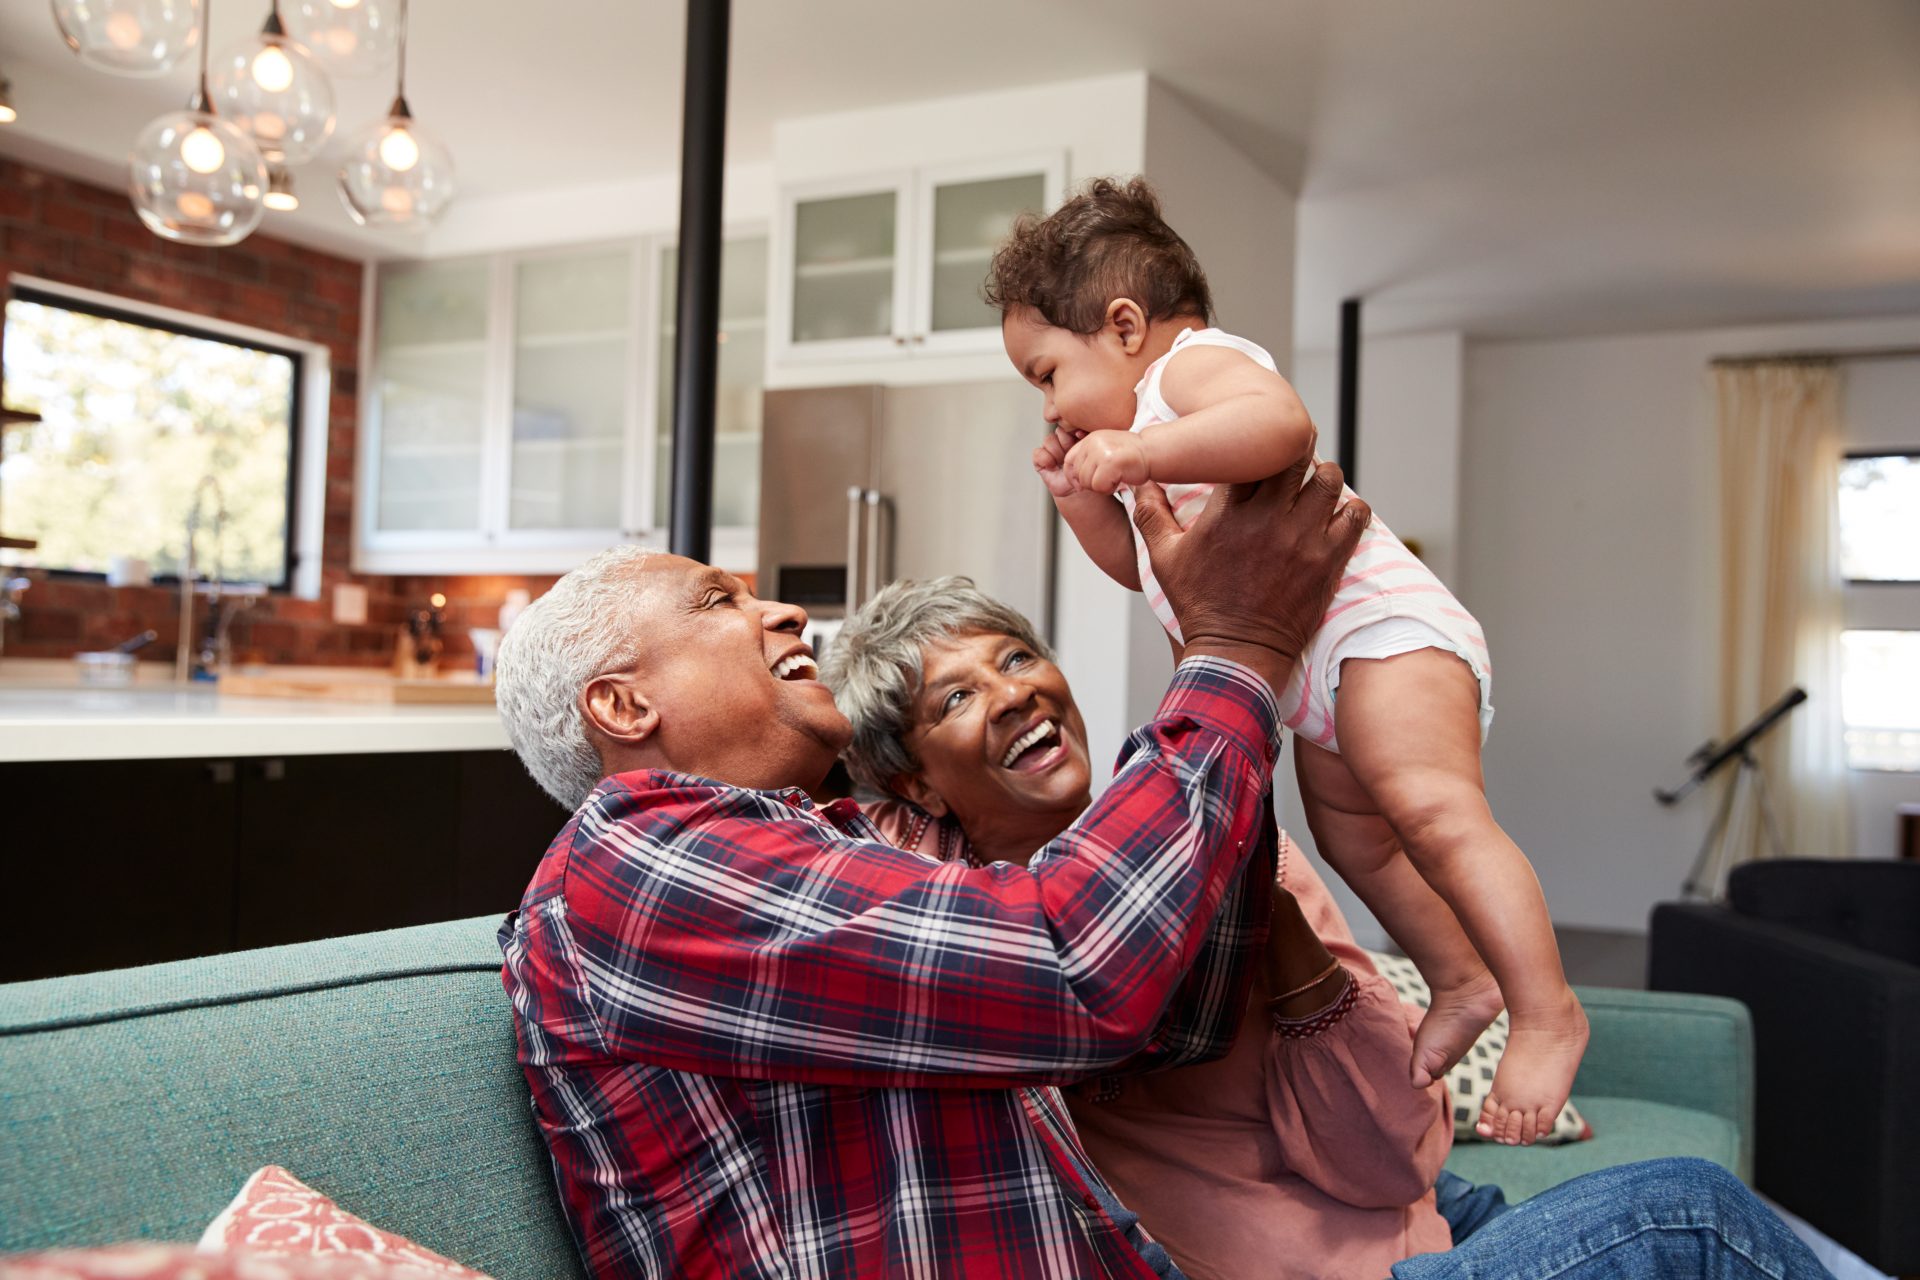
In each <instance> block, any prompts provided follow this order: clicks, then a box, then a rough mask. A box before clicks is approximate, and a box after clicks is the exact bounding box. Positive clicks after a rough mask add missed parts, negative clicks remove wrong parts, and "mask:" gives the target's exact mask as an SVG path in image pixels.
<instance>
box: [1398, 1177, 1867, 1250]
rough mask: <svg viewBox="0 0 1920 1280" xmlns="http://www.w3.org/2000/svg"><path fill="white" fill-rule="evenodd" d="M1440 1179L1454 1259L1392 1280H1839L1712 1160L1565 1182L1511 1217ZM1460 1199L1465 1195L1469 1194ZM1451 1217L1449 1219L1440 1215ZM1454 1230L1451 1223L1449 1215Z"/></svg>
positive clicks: (1489, 1201)
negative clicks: (1460, 1229) (1624, 1279)
mask: <svg viewBox="0 0 1920 1280" xmlns="http://www.w3.org/2000/svg"><path fill="white" fill-rule="evenodd" d="M1454 1181H1455V1182H1456V1183H1460V1185H1459V1186H1449V1185H1448V1184H1447V1182H1446V1177H1445V1176H1444V1175H1443V1177H1442V1179H1441V1185H1440V1186H1439V1187H1438V1188H1437V1190H1439V1191H1440V1192H1441V1196H1442V1197H1448V1196H1449V1193H1451V1195H1450V1199H1451V1201H1452V1203H1453V1206H1454V1212H1455V1213H1457V1214H1459V1215H1460V1219H1461V1225H1463V1226H1464V1225H1465V1224H1467V1223H1468V1222H1469V1221H1470V1220H1471V1219H1474V1218H1477V1219H1478V1221H1477V1222H1475V1223H1473V1225H1472V1226H1467V1228H1466V1231H1465V1233H1463V1234H1462V1233H1457V1234H1456V1239H1458V1240H1459V1241H1460V1243H1458V1244H1456V1245H1455V1246H1454V1248H1453V1249H1452V1251H1451V1252H1448V1253H1423V1254H1421V1255H1420V1256H1418V1257H1415V1258H1408V1259H1407V1260H1406V1261H1405V1262H1402V1263H1400V1264H1398V1265H1397V1266H1395V1267H1394V1268H1393V1275H1394V1280H1613V1278H1614V1277H1619V1276H1630V1277H1633V1278H1634V1280H1667V1278H1668V1277H1688V1278H1689V1280H1694V1278H1697V1280H1761V1278H1762V1277H1764V1278H1765V1280H1821V1278H1824V1280H1832V1277H1831V1276H1830V1275H1829V1274H1828V1272H1827V1269H1826V1268H1825V1267H1822V1266H1821V1265H1820V1262H1819V1260H1818V1259H1816V1258H1815V1257H1814V1256H1813V1253H1812V1251H1811V1250H1809V1249H1808V1248H1807V1246H1806V1245H1804V1244H1802V1243H1801V1242H1800V1238H1799V1237H1798V1236H1796V1235H1794V1234H1793V1232H1791V1231H1789V1230H1788V1229H1787V1226H1786V1224H1785V1223H1783V1222H1781V1221H1780V1219H1779V1218H1778V1217H1777V1216H1775V1214H1774V1212H1773V1211H1772V1210H1771V1209H1769V1208H1767V1207H1766V1206H1765V1205H1763V1204H1761V1203H1760V1202H1759V1201H1758V1200H1757V1199H1755V1198H1754V1195H1753V1193H1752V1192H1751V1191H1748V1190H1747V1189H1746V1187H1745V1186H1743V1185H1742V1184H1741V1182H1740V1180H1739V1179H1738V1178H1736V1177H1734V1176H1733V1175H1732V1174H1730V1173H1728V1172H1727V1171H1726V1170H1725V1169H1722V1168H1721V1167H1720V1166H1719V1165H1717V1164H1714V1163H1712V1162H1711V1161H1707V1160H1695V1159H1677V1158H1676V1159H1666V1160H1643V1161H1641V1162H1640V1163H1638V1164H1623V1165H1620V1166H1618V1167H1616V1168H1612V1169H1602V1170H1600V1171H1599V1172H1598V1173H1589V1174H1587V1175H1586V1176H1584V1177H1580V1178H1575V1179H1573V1180H1572V1181H1571V1182H1563V1183H1561V1184H1560V1185H1559V1186H1557V1187H1554V1188H1552V1189H1551V1190H1548V1191H1543V1192H1541V1193H1540V1194H1539V1195H1537V1196H1535V1197H1533V1199H1531V1200H1524V1201H1522V1202H1521V1203H1519V1204H1517V1205H1514V1206H1513V1207H1512V1208H1511V1209H1507V1210H1505V1211H1504V1212H1501V1211H1499V1210H1498V1209H1497V1208H1495V1206H1494V1205H1493V1204H1492V1199H1491V1197H1489V1196H1484V1195H1482V1196H1478V1198H1477V1199H1476V1198H1475V1197H1476V1194H1477V1193H1478V1192H1480V1191H1487V1192H1491V1193H1492V1196H1496V1197H1497V1196H1498V1194H1499V1193H1498V1191H1496V1190H1494V1189H1492V1188H1479V1189H1476V1188H1473V1187H1471V1185H1470V1184H1466V1183H1463V1182H1461V1181H1460V1180H1459V1179H1454ZM1463 1188H1464V1190H1463ZM1445 1212H1446V1211H1445V1210H1443V1213H1445ZM1447 1221H1448V1224H1449V1225H1455V1218H1454V1214H1447Z"/></svg>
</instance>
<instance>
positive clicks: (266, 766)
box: [260, 760, 287, 782]
mask: <svg viewBox="0 0 1920 1280" xmlns="http://www.w3.org/2000/svg"><path fill="white" fill-rule="evenodd" d="M286 776H287V762H286V761H285V760H262V761H261V762H260V778H261V781H263V782H283V781H285V780H286Z"/></svg>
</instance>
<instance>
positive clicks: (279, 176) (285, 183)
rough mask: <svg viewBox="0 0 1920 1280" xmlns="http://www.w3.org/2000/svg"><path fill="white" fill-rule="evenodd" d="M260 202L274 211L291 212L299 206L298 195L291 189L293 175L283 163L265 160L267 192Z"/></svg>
mask: <svg viewBox="0 0 1920 1280" xmlns="http://www.w3.org/2000/svg"><path fill="white" fill-rule="evenodd" d="M261 203H263V204H265V205H266V206H267V208H269V209H271V210H273V211H274V212H275V213H292V212H293V211H294V210H295V209H298V208H299V207H300V197H299V196H297V195H295V194H294V191H293V175H292V174H290V173H288V172H287V167H286V166H285V165H284V164H279V163H277V162H275V161H273V160H269V161H267V194H266V195H265V196H264V197H262V199H261Z"/></svg>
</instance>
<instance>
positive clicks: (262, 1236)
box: [199, 1164, 488, 1280]
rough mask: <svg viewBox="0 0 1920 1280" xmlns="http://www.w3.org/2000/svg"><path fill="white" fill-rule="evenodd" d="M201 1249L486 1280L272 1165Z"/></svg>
mask: <svg viewBox="0 0 1920 1280" xmlns="http://www.w3.org/2000/svg"><path fill="white" fill-rule="evenodd" d="M199 1248H200V1251H201V1253H202V1254H203V1255H204V1254H209V1253H220V1254H224V1253H229V1252H231V1253H241V1252H245V1253H249V1254H272V1255H274V1256H276V1257H334V1258H339V1257H351V1258H359V1259H362V1260H365V1261H367V1262H372V1263H378V1264H381V1265H382V1266H384V1267H386V1268H389V1270H383V1271H381V1272H380V1274H381V1275H383V1276H384V1275H390V1276H394V1277H401V1276H404V1277H406V1280H488V1277H486V1276H485V1275H483V1274H481V1273H480V1272H478V1271H472V1270H469V1269H468V1268H466V1267H463V1266H461V1265H460V1264H459V1263H457V1262H455V1261H453V1260H452V1259H451V1258H443V1257H441V1256H440V1255H439V1254H437V1253H435V1252H434V1251H433V1250H431V1249H429V1248H427V1247H426V1246H424V1245H419V1244H415V1243H414V1242H413V1241H411V1240H409V1239H407V1238H406V1237H405V1236H397V1235H395V1234H393V1232H391V1231H382V1230H381V1229H380V1228H378V1227H376V1226H374V1225H373V1224H372V1223H369V1222H367V1221H365V1220H363V1219H360V1218H356V1217H354V1216H353V1215H352V1214H350V1213H348V1212H347V1211H346V1210H345V1209H342V1208H341V1207H340V1206H339V1205H337V1204H335V1203H334V1202H333V1201H331V1200H329V1199H327V1197H325V1196H323V1195H321V1194H320V1193H319V1192H318V1191H315V1190H314V1189H313V1188H312V1187H309V1186H308V1185H307V1184H306V1183H304V1182H302V1181H300V1179H298V1178H296V1177H294V1176H293V1175H292V1174H290V1173H288V1172H287V1171H286V1170H285V1169H282V1168H281V1167H280V1166H279V1165H274V1164H270V1165H268V1166H266V1167H265V1168H264V1169H260V1170H257V1171H256V1172H255V1173H254V1175H253V1176H252V1177H251V1178H248V1179H247V1181H246V1184H245V1185H244V1186H242V1187H241V1188H240V1194H239V1195H237V1196H235V1197H234V1198H233V1203H232V1204H229V1205H228V1206H227V1207H226V1208H225V1209H223V1210H222V1211H221V1213H220V1216H219V1217H217V1218H215V1219H214V1220H213V1222H212V1224H211V1225H210V1226H208V1227H207V1229H206V1232H205V1233H204V1234H202V1235H201V1237H200V1245H199Z"/></svg>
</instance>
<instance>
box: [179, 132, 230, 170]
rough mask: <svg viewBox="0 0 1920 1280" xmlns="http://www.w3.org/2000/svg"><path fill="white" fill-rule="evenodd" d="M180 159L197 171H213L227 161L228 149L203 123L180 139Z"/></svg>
mask: <svg viewBox="0 0 1920 1280" xmlns="http://www.w3.org/2000/svg"><path fill="white" fill-rule="evenodd" d="M180 159H181V161H182V162H183V163H184V164H185V165H186V166H187V168H189V169H191V170H193V171H194V172H195V173H213V172H216V171H217V170H218V169H219V168H220V166H221V165H223V164H225V163H226V162H227V149H226V147H225V146H224V145H222V144H221V142H220V139H218V138H216V137H214V136H213V130H211V129H209V128H207V127H206V126H205V125H201V126H200V127H199V128H197V129H195V130H193V132H191V133H189V134H188V135H187V136H186V137H184V138H182V139H181V140H180Z"/></svg>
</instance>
